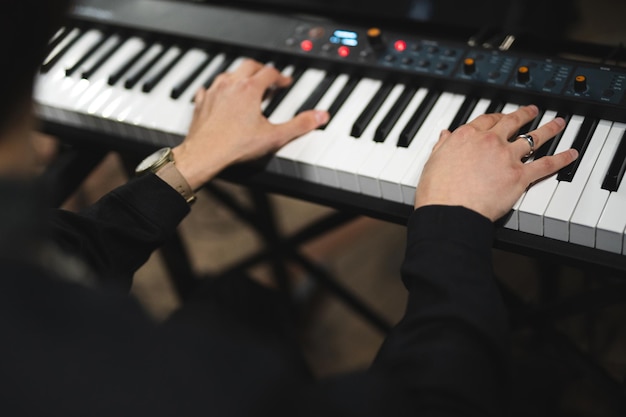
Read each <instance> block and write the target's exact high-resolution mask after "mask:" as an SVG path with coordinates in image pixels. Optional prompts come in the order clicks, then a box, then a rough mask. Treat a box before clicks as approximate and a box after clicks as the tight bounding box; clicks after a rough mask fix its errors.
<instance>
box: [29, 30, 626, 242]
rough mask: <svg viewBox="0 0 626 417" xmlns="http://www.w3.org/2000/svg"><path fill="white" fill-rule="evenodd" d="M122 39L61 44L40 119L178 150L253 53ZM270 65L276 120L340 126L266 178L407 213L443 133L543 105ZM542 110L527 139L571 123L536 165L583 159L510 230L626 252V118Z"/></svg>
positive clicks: (43, 89) (95, 34)
mask: <svg viewBox="0 0 626 417" xmlns="http://www.w3.org/2000/svg"><path fill="white" fill-rule="evenodd" d="M118 29H119V28H115V27H113V26H111V27H109V26H107V25H105V26H104V27H103V26H102V25H85V24H80V25H77V26H75V27H74V26H68V27H66V28H63V29H61V30H60V31H59V32H58V33H57V35H55V37H54V38H53V39H52V40H51V44H50V47H51V52H50V54H49V56H48V57H47V58H46V60H45V61H44V63H43V65H42V69H41V73H40V74H39V75H38V79H37V82H36V89H35V99H36V102H37V103H38V112H39V115H40V117H41V118H42V119H44V120H51V121H54V122H56V123H62V124H66V125H69V126H74V127H80V128H84V129H87V130H92V131H99V132H103V133H109V134H112V135H118V136H123V137H131V138H133V139H134V140H136V141H138V142H141V143H144V144H148V145H153V146H168V145H169V146H173V145H176V144H177V143H179V142H180V141H181V140H182V138H183V137H184V136H185V134H186V132H187V129H188V126H189V123H190V121H191V116H192V112H193V106H194V105H193V96H194V94H195V92H196V91H197V90H198V89H199V88H200V87H201V86H204V87H208V86H209V85H210V84H211V82H212V80H213V79H214V78H215V76H216V75H218V74H219V73H221V72H223V71H232V70H233V69H235V68H236V67H237V66H238V65H239V64H240V63H241V61H242V59H243V58H245V56H246V55H247V54H246V53H244V52H238V51H237V49H236V48H234V49H233V48H229V47H227V46H222V45H216V44H215V43H211V42H206V43H203V42H196V41H193V42H192V41H191V40H188V41H185V39H181V37H174V36H172V37H168V36H153V34H146V32H145V31H141V32H140V31H133V30H126V29H124V30H118ZM243 50H244V49H242V51H243ZM265 58H266V59H265V60H266V61H267V62H268V65H275V66H277V67H278V68H280V69H281V70H282V72H283V73H285V74H287V75H292V76H293V78H294V82H293V84H292V85H291V86H290V87H289V88H287V89H285V90H282V91H280V92H278V93H277V94H275V95H274V96H273V97H270V98H268V99H267V100H265V101H264V102H263V103H262V108H261V111H263V112H264V113H265V115H266V116H267V117H268V118H269V120H270V121H271V122H273V123H281V122H284V121H286V120H288V119H289V118H291V117H293V116H294V115H295V114H296V113H297V112H299V111H302V110H306V109H311V108H316V109H324V110H328V111H330V112H331V116H332V118H331V120H330V122H329V123H328V124H327V125H326V126H324V127H322V128H320V129H317V130H315V131H312V132H310V133H308V134H306V135H304V136H302V137H300V138H298V139H296V140H295V141H293V142H291V143H290V144H288V145H287V146H285V147H284V148H282V149H281V150H279V151H278V152H277V153H276V155H274V156H273V157H272V158H271V159H270V161H269V162H268V164H267V166H266V170H268V171H269V172H272V173H275V174H278V175H282V176H285V177H290V178H296V179H299V180H302V181H305V182H308V183H315V184H321V185H324V186H328V187H332V188H335V189H340V190H345V191H346V192H349V193H356V194H363V195H367V196H371V197H374V198H378V199H382V200H384V201H390V202H394V203H400V204H403V205H412V204H413V200H414V197H415V186H416V184H417V182H418V180H419V177H420V174H421V172H422V169H423V167H424V164H425V162H426V160H427V159H428V156H429V154H430V152H431V150H432V147H433V145H434V144H435V142H436V141H437V139H438V136H439V132H440V131H441V130H442V129H454V128H455V127H457V126H459V125H460V124H463V123H465V122H466V121H469V120H472V119H473V118H475V117H477V116H478V115H480V114H484V113H487V112H492V111H502V112H504V113H508V112H512V111H514V110H515V109H516V108H517V107H519V105H521V104H523V103H522V101H524V102H530V101H534V100H532V98H533V97H532V95H530V97H529V98H527V99H526V100H510V101H509V100H506V99H503V98H502V97H503V95H502V94H485V95H480V91H481V89H476V88H474V89H470V90H468V91H470V92H469V93H467V92H463V90H461V91H459V89H447V88H446V85H445V84H444V83H426V82H423V77H417V76H416V77H398V78H397V79H393V78H390V77H380V76H378V75H377V74H376V73H375V72H374V73H372V75H371V76H370V74H368V72H367V71H348V70H345V68H348V66H344V67H342V66H337V65H330V66H328V65H327V66H322V65H320V66H315V65H313V64H312V63H311V62H310V61H307V60H302V59H296V58H295V57H290V56H289V55H286V56H285V55H281V54H276V56H275V57H272V56H269V57H265ZM274 58H275V59H274ZM618 75H620V76H621V74H618ZM618 78H619V77H618ZM619 80H620V82H621V78H619ZM466 90H467V89H466ZM607 95H608V94H607ZM510 96H511V97H519V96H520V95H519V94H517V95H515V94H511V95H510ZM538 104H540V107H541V112H540V116H539V117H538V118H537V120H536V121H535V122H534V123H533V124H532V126H526V127H525V129H522V131H528V130H531V128H533V127H534V126H536V125H538V124H543V123H546V122H547V121H549V120H551V119H553V118H554V117H556V116H557V115H560V116H562V117H565V118H566V120H568V125H567V127H566V129H565V130H564V132H563V133H562V134H561V135H559V136H558V137H556V138H554V140H553V141H551V142H549V143H547V144H546V145H545V146H544V147H542V149H540V150H538V151H537V153H536V154H535V156H534V157H535V158H539V157H543V156H545V155H550V154H554V153H557V152H560V151H562V150H564V149H567V148H570V147H572V146H573V147H576V148H577V149H578V150H579V152H580V153H581V156H580V158H579V160H578V161H576V163H575V164H574V165H573V166H570V167H567V168H566V169H564V170H562V171H561V172H559V173H558V174H555V175H553V176H551V177H550V178H547V179H545V180H544V181H542V182H540V183H538V184H536V185H534V186H533V187H531V188H530V189H529V190H528V191H527V192H526V193H525V194H524V195H523V196H522V197H521V198H520V200H519V201H518V202H517V203H516V204H515V207H514V210H513V212H512V214H511V216H510V218H508V220H507V222H506V224H505V227H506V228H508V229H513V230H519V231H521V232H525V233H529V234H533V235H537V236H544V237H547V238H551V239H556V240H559V241H564V242H570V243H573V244H576V245H581V246H585V247H590V248H596V249H600V250H602V251H607V252H612V253H618V254H626V235H625V232H626V181H624V180H623V176H624V171H625V170H626V124H625V123H624V121H625V119H626V112H624V118H623V119H622V120H617V118H615V117H604V118H603V117H601V116H598V115H597V114H591V115H590V114H587V113H586V112H583V111H577V110H578V108H580V106H579V107H578V108H577V107H576V106H559V104H560V101H559V100H544V103H538ZM622 110H624V109H623V108H622Z"/></svg>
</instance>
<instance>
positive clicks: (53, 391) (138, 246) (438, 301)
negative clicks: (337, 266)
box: [0, 175, 509, 417]
mask: <svg viewBox="0 0 626 417" xmlns="http://www.w3.org/2000/svg"><path fill="white" fill-rule="evenodd" d="M7 192H9V193H10V195H8V194H7ZM0 196H2V199H1V200H0V201H1V202H2V203H0V205H1V206H2V207H7V206H11V205H12V204H13V203H9V202H11V201H13V202H15V201H20V198H16V197H15V193H14V190H11V191H7V190H3V191H2V190H0ZM27 206H28V204H27ZM188 211H189V208H188V206H187V204H186V203H185V201H184V200H183V199H182V198H181V197H180V195H178V193H176V191H174V190H173V189H172V188H171V187H169V186H168V185H166V184H165V183H164V182H162V181H161V180H160V179H158V178H157V177H156V176H154V175H150V176H146V177H142V178H140V179H137V180H133V181H131V182H130V183H128V184H127V185H125V186H122V187H120V188H119V189H117V190H115V191H114V192H112V193H110V194H108V195H107V196H105V197H104V198H103V199H102V200H100V201H99V202H98V203H96V204H95V205H94V206H93V207H91V208H89V209H88V210H86V211H84V212H82V213H79V214H75V213H70V212H64V211H59V210H54V211H52V212H51V213H50V214H49V216H48V217H47V222H46V228H45V231H46V233H38V232H36V231H35V229H34V228H33V230H31V229H28V230H29V233H28V235H29V236H31V238H30V239H25V238H24V239H21V240H20V242H19V245H18V244H17V243H16V244H15V245H13V246H14V247H13V249H14V250H13V253H18V254H21V255H19V256H3V257H1V258H0V262H1V264H2V265H1V268H2V273H1V274H0V275H1V278H0V331H1V332H2V336H1V337H2V343H1V344H0V381H1V382H0V408H2V409H4V410H3V414H4V415H11V416H126V415H128V416H133V417H136V416H144V415H145V416H195V415H205V416H220V417H223V416H264V415H302V416H304V415H324V416H333V415H337V416H339V415H341V416H349V415H355V416H357V415H358V416H381V415H389V416H392V415H395V416H399V415H411V416H478V415H480V416H501V415H503V414H504V409H505V406H506V404H505V403H506V398H507V395H506V394H507V389H508V357H507V355H508V349H509V348H508V335H507V331H508V330H507V322H506V317H505V311H504V308H503V305H502V303H501V300H500V297H499V294H498V291H497V288H496V286H495V283H494V280H493V277H492V273H491V239H492V232H493V230H492V229H493V226H492V224H491V222H490V221H489V220H487V219H486V218H484V217H482V216H480V215H478V214H476V213H474V212H472V211H470V210H467V209H464V208H461V207H437V206H433V207H425V208H421V209H419V210H416V211H415V212H414V213H413V215H412V217H411V219H410V221H409V224H408V241H407V249H406V259H405V261H404V263H403V266H402V271H401V272H402V279H403V281H404V283H405V285H406V287H407V289H408V291H409V300H408V305H407V309H406V313H405V315H404V317H403V319H402V320H401V322H400V323H398V325H397V326H396V327H394V329H393V330H392V331H391V333H390V334H389V336H388V337H387V339H386V340H385V342H384V344H383V346H382V348H381V349H380V352H379V354H378V356H377V357H376V359H375V361H374V363H373V364H372V366H371V367H370V369H367V370H363V371H360V372H355V373H352V374H349V375H341V376H337V377H335V378H329V379H325V380H322V381H316V380H314V379H313V378H312V377H311V375H310V373H309V372H307V369H306V364H304V361H303V360H302V358H301V357H300V356H299V354H298V352H297V349H296V348H295V347H296V343H295V342H294V340H293V339H292V338H290V336H289V335H288V331H286V330H285V329H284V328H280V326H278V325H276V323H277V321H278V319H277V317H279V316H281V315H284V314H285V311H284V310H283V309H282V306H281V300H280V298H279V297H278V296H277V295H276V294H274V293H273V292H272V291H270V290H267V289H264V288H261V287H259V286H257V285H255V284H254V283H251V282H249V281H248V280H247V279H245V278H239V277H237V278H233V279H232V280H229V282H228V283H227V284H226V285H223V283H207V284H206V285H205V286H204V287H203V288H201V289H199V291H198V292H197V294H196V295H195V296H194V297H192V298H191V300H189V302H187V303H186V304H185V305H184V307H183V308H182V309H181V310H180V311H178V312H177V313H175V314H174V315H173V316H172V317H171V318H170V319H169V320H168V321H167V322H165V323H155V322H154V321H152V320H151V319H150V318H149V317H148V316H147V315H146V314H145V313H144V311H143V310H142V309H141V308H140V306H139V304H138V303H137V302H136V301H135V300H133V299H132V298H131V297H129V296H128V295H127V294H126V291H127V290H128V289H129V288H130V284H131V281H132V275H133V273H134V272H135V271H136V270H137V268H139V267H140V266H141V265H142V264H143V263H144V262H145V261H146V260H147V259H148V257H149V256H150V254H151V252H152V251H153V250H155V249H156V248H158V247H159V245H161V244H162V243H163V242H164V241H165V239H167V237H168V236H169V235H171V234H172V233H173V232H174V230H175V228H176V227H177V225H178V223H179V222H180V221H181V220H182V219H183V218H184V217H185V215H186V214H187V213H188ZM21 213H23V214H24V216H21V217H25V220H24V219H21V220H20V221H21V222H23V223H24V224H27V225H31V226H32V225H34V224H36V223H37V221H36V220H37V218H39V217H37V216H35V217H33V216H32V212H31V211H29V210H22V211H21ZM7 221H9V220H8V219H7V218H4V219H3V223H5V222H7ZM9 223H10V221H9ZM15 223H16V224H17V223H19V222H15ZM0 230H2V229H1V228H0ZM24 230H26V229H24ZM9 235H10V234H9V233H7V235H6V236H7V237H8V236H9ZM17 235H24V234H20V233H17ZM0 240H1V239H0ZM4 241H5V243H4V244H5V245H6V246H12V245H11V244H10V242H16V240H13V239H12V240H10V241H9V242H8V243H7V242H6V241H7V239H4ZM0 243H1V242H0ZM18 246H19V247H20V248H22V247H23V248H24V249H23V250H21V249H18V248H17V247H18ZM224 300H228V302H226V301H224Z"/></svg>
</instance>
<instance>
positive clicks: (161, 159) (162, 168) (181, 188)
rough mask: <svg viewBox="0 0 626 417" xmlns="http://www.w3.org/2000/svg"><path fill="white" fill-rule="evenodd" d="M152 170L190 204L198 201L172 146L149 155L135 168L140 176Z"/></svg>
mask: <svg viewBox="0 0 626 417" xmlns="http://www.w3.org/2000/svg"><path fill="white" fill-rule="evenodd" d="M150 172H153V173H155V174H156V175H157V176H159V178H161V179H162V180H163V181H165V182H166V183H167V184H168V185H170V186H171V187H172V188H174V189H175V190H176V191H178V193H179V194H180V195H181V196H182V197H183V198H184V199H185V201H186V202H187V203H188V204H193V202H194V201H196V195H195V194H194V192H193V190H192V189H191V187H190V186H189V183H188V182H187V180H186V179H185V177H183V174H181V173H180V171H179V170H178V168H176V162H175V161H174V153H173V152H172V148H168V147H166V148H161V149H159V150H158V151H156V152H154V153H153V154H151V155H148V156H147V157H146V159H144V160H143V161H141V162H140V163H139V165H137V168H135V174H136V175H138V176H141V175H145V174H148V173H150Z"/></svg>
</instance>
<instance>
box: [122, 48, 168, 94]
mask: <svg viewBox="0 0 626 417" xmlns="http://www.w3.org/2000/svg"><path fill="white" fill-rule="evenodd" d="M168 49H169V47H168V46H163V49H162V50H161V51H159V53H158V54H156V55H155V56H154V57H153V58H152V59H151V60H150V61H149V62H146V64H145V65H143V66H142V67H141V68H138V69H137V71H135V73H134V74H132V75H131V76H129V77H128V78H127V79H126V81H124V88H126V89H128V90H130V89H132V88H133V87H135V85H137V83H138V82H139V81H140V80H141V79H142V78H143V76H144V75H146V73H147V72H148V71H150V68H152V67H153V66H155V65H156V63H157V62H159V61H160V60H161V58H163V56H164V55H165V54H166V53H167V50H168Z"/></svg>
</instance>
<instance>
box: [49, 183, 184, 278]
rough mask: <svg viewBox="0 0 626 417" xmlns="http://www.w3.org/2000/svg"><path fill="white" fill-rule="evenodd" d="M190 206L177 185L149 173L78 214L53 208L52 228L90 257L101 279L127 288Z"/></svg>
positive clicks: (68, 246) (65, 244) (67, 245)
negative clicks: (177, 190)
mask: <svg viewBox="0 0 626 417" xmlns="http://www.w3.org/2000/svg"><path fill="white" fill-rule="evenodd" d="M188 212H189V207H188V205H187V203H186V202H185V200H184V199H183V198H182V197H181V196H180V195H179V194H178V193H177V192H176V190H174V189H173V188H172V187H170V186H169V185H167V184H166V183H165V182H164V181H162V180H161V179H160V178H159V177H157V176H156V175H147V176H144V177H141V178H137V179H133V180H131V181H130V182H129V183H127V184H125V185H123V186H121V187H119V188H117V189H115V190H114V191H112V192H110V193H108V194H107V195H105V196H104V197H103V198H101V199H100V200H99V201H98V202H96V203H95V204H94V205H92V206H90V207H89V208H87V209H85V210H83V211H82V212H80V213H78V214H77V213H72V212H68V211H63V210H53V211H51V213H50V222H49V224H50V227H51V230H50V234H51V237H52V239H53V241H54V242H55V243H56V244H58V245H59V246H60V247H61V248H62V249H64V250H66V251H68V252H71V253H74V254H75V255H77V256H78V257H79V258H81V259H83V260H85V261H87V263H88V264H89V265H90V266H91V268H92V269H93V270H94V271H95V272H96V273H97V275H98V276H100V277H102V279H104V280H115V281H114V283H115V284H116V285H120V286H122V287H123V288H125V289H129V288H130V285H131V281H132V275H133V273H134V272H135V271H136V270H137V269H138V268H139V267H140V266H141V265H143V263H144V262H146V260H147V259H148V257H149V256H150V254H151V253H152V252H153V251H154V250H155V249H156V248H158V247H159V246H160V245H161V244H162V243H163V242H164V241H165V240H166V238H167V237H168V236H170V235H172V234H173V233H174V231H175V229H176V227H177V225H178V224H179V223H180V221H181V220H182V219H183V218H184V217H185V216H186V215H187V213H188ZM111 283H112V282H111Z"/></svg>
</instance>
